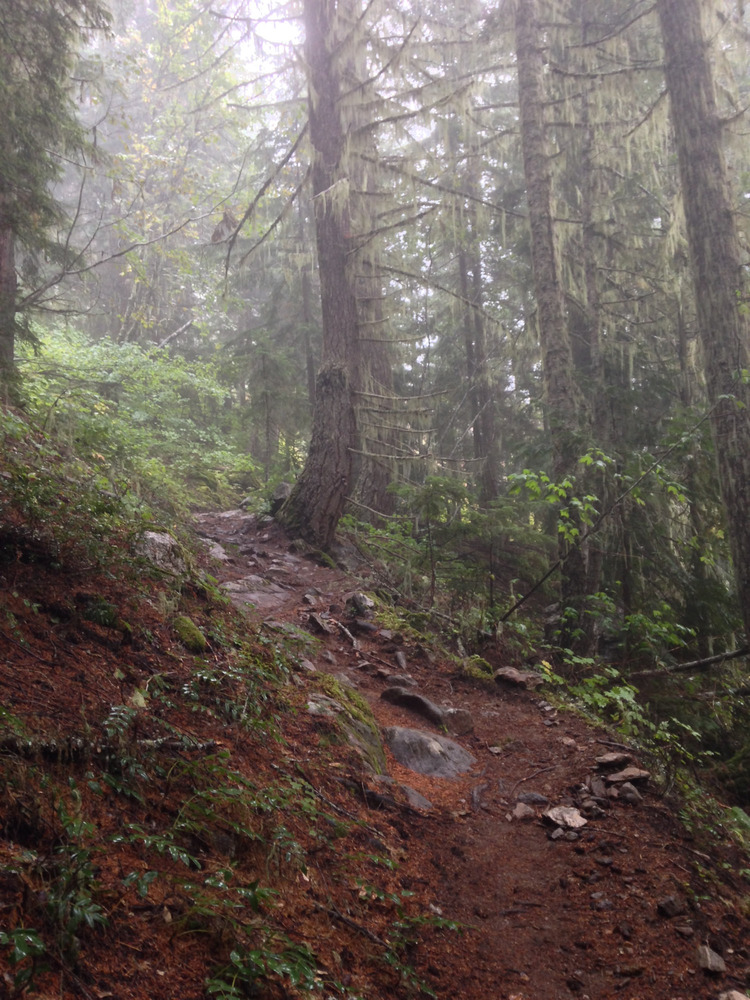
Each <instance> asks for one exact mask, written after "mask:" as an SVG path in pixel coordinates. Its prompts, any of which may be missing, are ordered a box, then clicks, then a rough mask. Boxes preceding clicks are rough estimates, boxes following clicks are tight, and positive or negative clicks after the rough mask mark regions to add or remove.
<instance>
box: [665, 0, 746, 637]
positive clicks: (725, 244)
mask: <svg viewBox="0 0 750 1000" xmlns="http://www.w3.org/2000/svg"><path fill="white" fill-rule="evenodd" d="M702 6H703V5H702V3H701V0H658V3H657V9H658V13H659V21H660V24H661V33H662V39H663V43H664V54H665V75H666V81H667V88H668V90H669V96H670V101H671V115H672V125H673V128H674V133H675V141H676V145H677V156H678V163H679V170H680V181H681V186H682V200H683V205H684V211H685V223H686V228H687V237H688V244H689V247H690V263H691V268H692V274H693V285H694V288H695V298H696V308H697V315H698V329H699V334H700V338H701V344H702V347H703V364H704V368H705V374H706V385H707V388H708V396H709V401H710V403H711V430H712V433H713V437H714V442H715V447H716V455H717V462H718V471H719V482H720V486H721V494H722V500H723V503H724V507H725V509H726V514H727V522H728V529H729V540H730V546H731V552H732V560H733V563H734V571H735V576H736V581H737V590H738V595H739V599H740V604H741V608H742V615H743V620H744V625H745V636H746V638H747V639H750V518H748V516H747V498H748V496H750V390H749V388H748V373H749V372H750V326H749V325H748V315H747V298H746V293H747V287H746V285H747V283H746V281H745V279H744V276H743V273H742V257H741V253H740V246H739V241H738V237H737V226H736V222H735V217H734V212H733V208H732V197H731V191H730V185H729V178H728V175H727V169H726V163H725V160H724V155H723V150H722V126H721V121H720V119H719V115H718V109H717V105H716V95H715V91H714V83H713V75H712V70H711V63H710V56H709V45H708V41H707V36H706V34H705V32H704V30H703V25H702V19H701V18H702Z"/></svg>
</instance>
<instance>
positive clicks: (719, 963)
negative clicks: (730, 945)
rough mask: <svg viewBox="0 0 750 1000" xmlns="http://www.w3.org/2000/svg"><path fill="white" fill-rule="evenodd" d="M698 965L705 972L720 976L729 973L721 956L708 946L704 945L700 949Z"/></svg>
mask: <svg viewBox="0 0 750 1000" xmlns="http://www.w3.org/2000/svg"><path fill="white" fill-rule="evenodd" d="M698 965H699V966H700V967H701V969H703V970H704V972H711V973H715V974H718V973H720V972H726V971H727V964H726V962H725V961H724V959H723V958H722V957H721V955H719V954H717V952H715V951H714V950H713V949H712V948H709V947H708V945H707V944H702V945H701V946H700V948H699V949H698Z"/></svg>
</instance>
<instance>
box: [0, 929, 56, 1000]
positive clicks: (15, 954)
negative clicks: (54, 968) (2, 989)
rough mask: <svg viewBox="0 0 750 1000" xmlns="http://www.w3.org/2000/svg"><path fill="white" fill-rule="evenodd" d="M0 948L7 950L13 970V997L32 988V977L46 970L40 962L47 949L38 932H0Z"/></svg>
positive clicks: (30, 930)
mask: <svg viewBox="0 0 750 1000" xmlns="http://www.w3.org/2000/svg"><path fill="white" fill-rule="evenodd" d="M0 947H3V948H7V949H8V963H9V965H10V967H11V969H12V970H13V977H12V981H13V992H14V995H15V994H19V993H21V992H22V991H23V990H25V989H27V988H32V987H33V983H34V976H35V975H36V974H37V973H38V972H41V971H44V969H45V968H46V964H45V963H44V962H43V961H41V960H42V959H43V957H44V955H45V954H46V951H47V948H46V945H45V944H44V941H42V939H41V938H40V936H39V934H38V932H37V931H36V930H33V929H31V928H28V927H15V928H14V929H13V930H11V931H2V930H0Z"/></svg>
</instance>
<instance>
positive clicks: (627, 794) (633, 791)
mask: <svg viewBox="0 0 750 1000" xmlns="http://www.w3.org/2000/svg"><path fill="white" fill-rule="evenodd" d="M618 792H619V796H618V798H619V799H620V801H621V802H627V803H628V805H631V806H639V805H640V804H641V802H643V796H642V795H641V793H640V792H639V791H638V789H637V788H636V787H635V785H631V784H630V782H629V781H626V782H625V784H624V785H620V787H619V788H618Z"/></svg>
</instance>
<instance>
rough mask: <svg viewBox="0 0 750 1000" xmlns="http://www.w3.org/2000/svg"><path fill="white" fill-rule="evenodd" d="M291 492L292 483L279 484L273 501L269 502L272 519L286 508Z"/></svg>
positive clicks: (273, 495) (272, 498) (272, 496)
mask: <svg viewBox="0 0 750 1000" xmlns="http://www.w3.org/2000/svg"><path fill="white" fill-rule="evenodd" d="M291 492H292V484H291V483H279V485H278V486H277V487H276V489H275V490H274V491H273V493H272V494H271V499H270V501H269V509H270V511H271V517H276V515H277V514H278V512H279V511H280V510H281V508H282V507H283V506H284V503H285V502H286V501H287V500H288V499H289V497H290V495H291Z"/></svg>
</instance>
